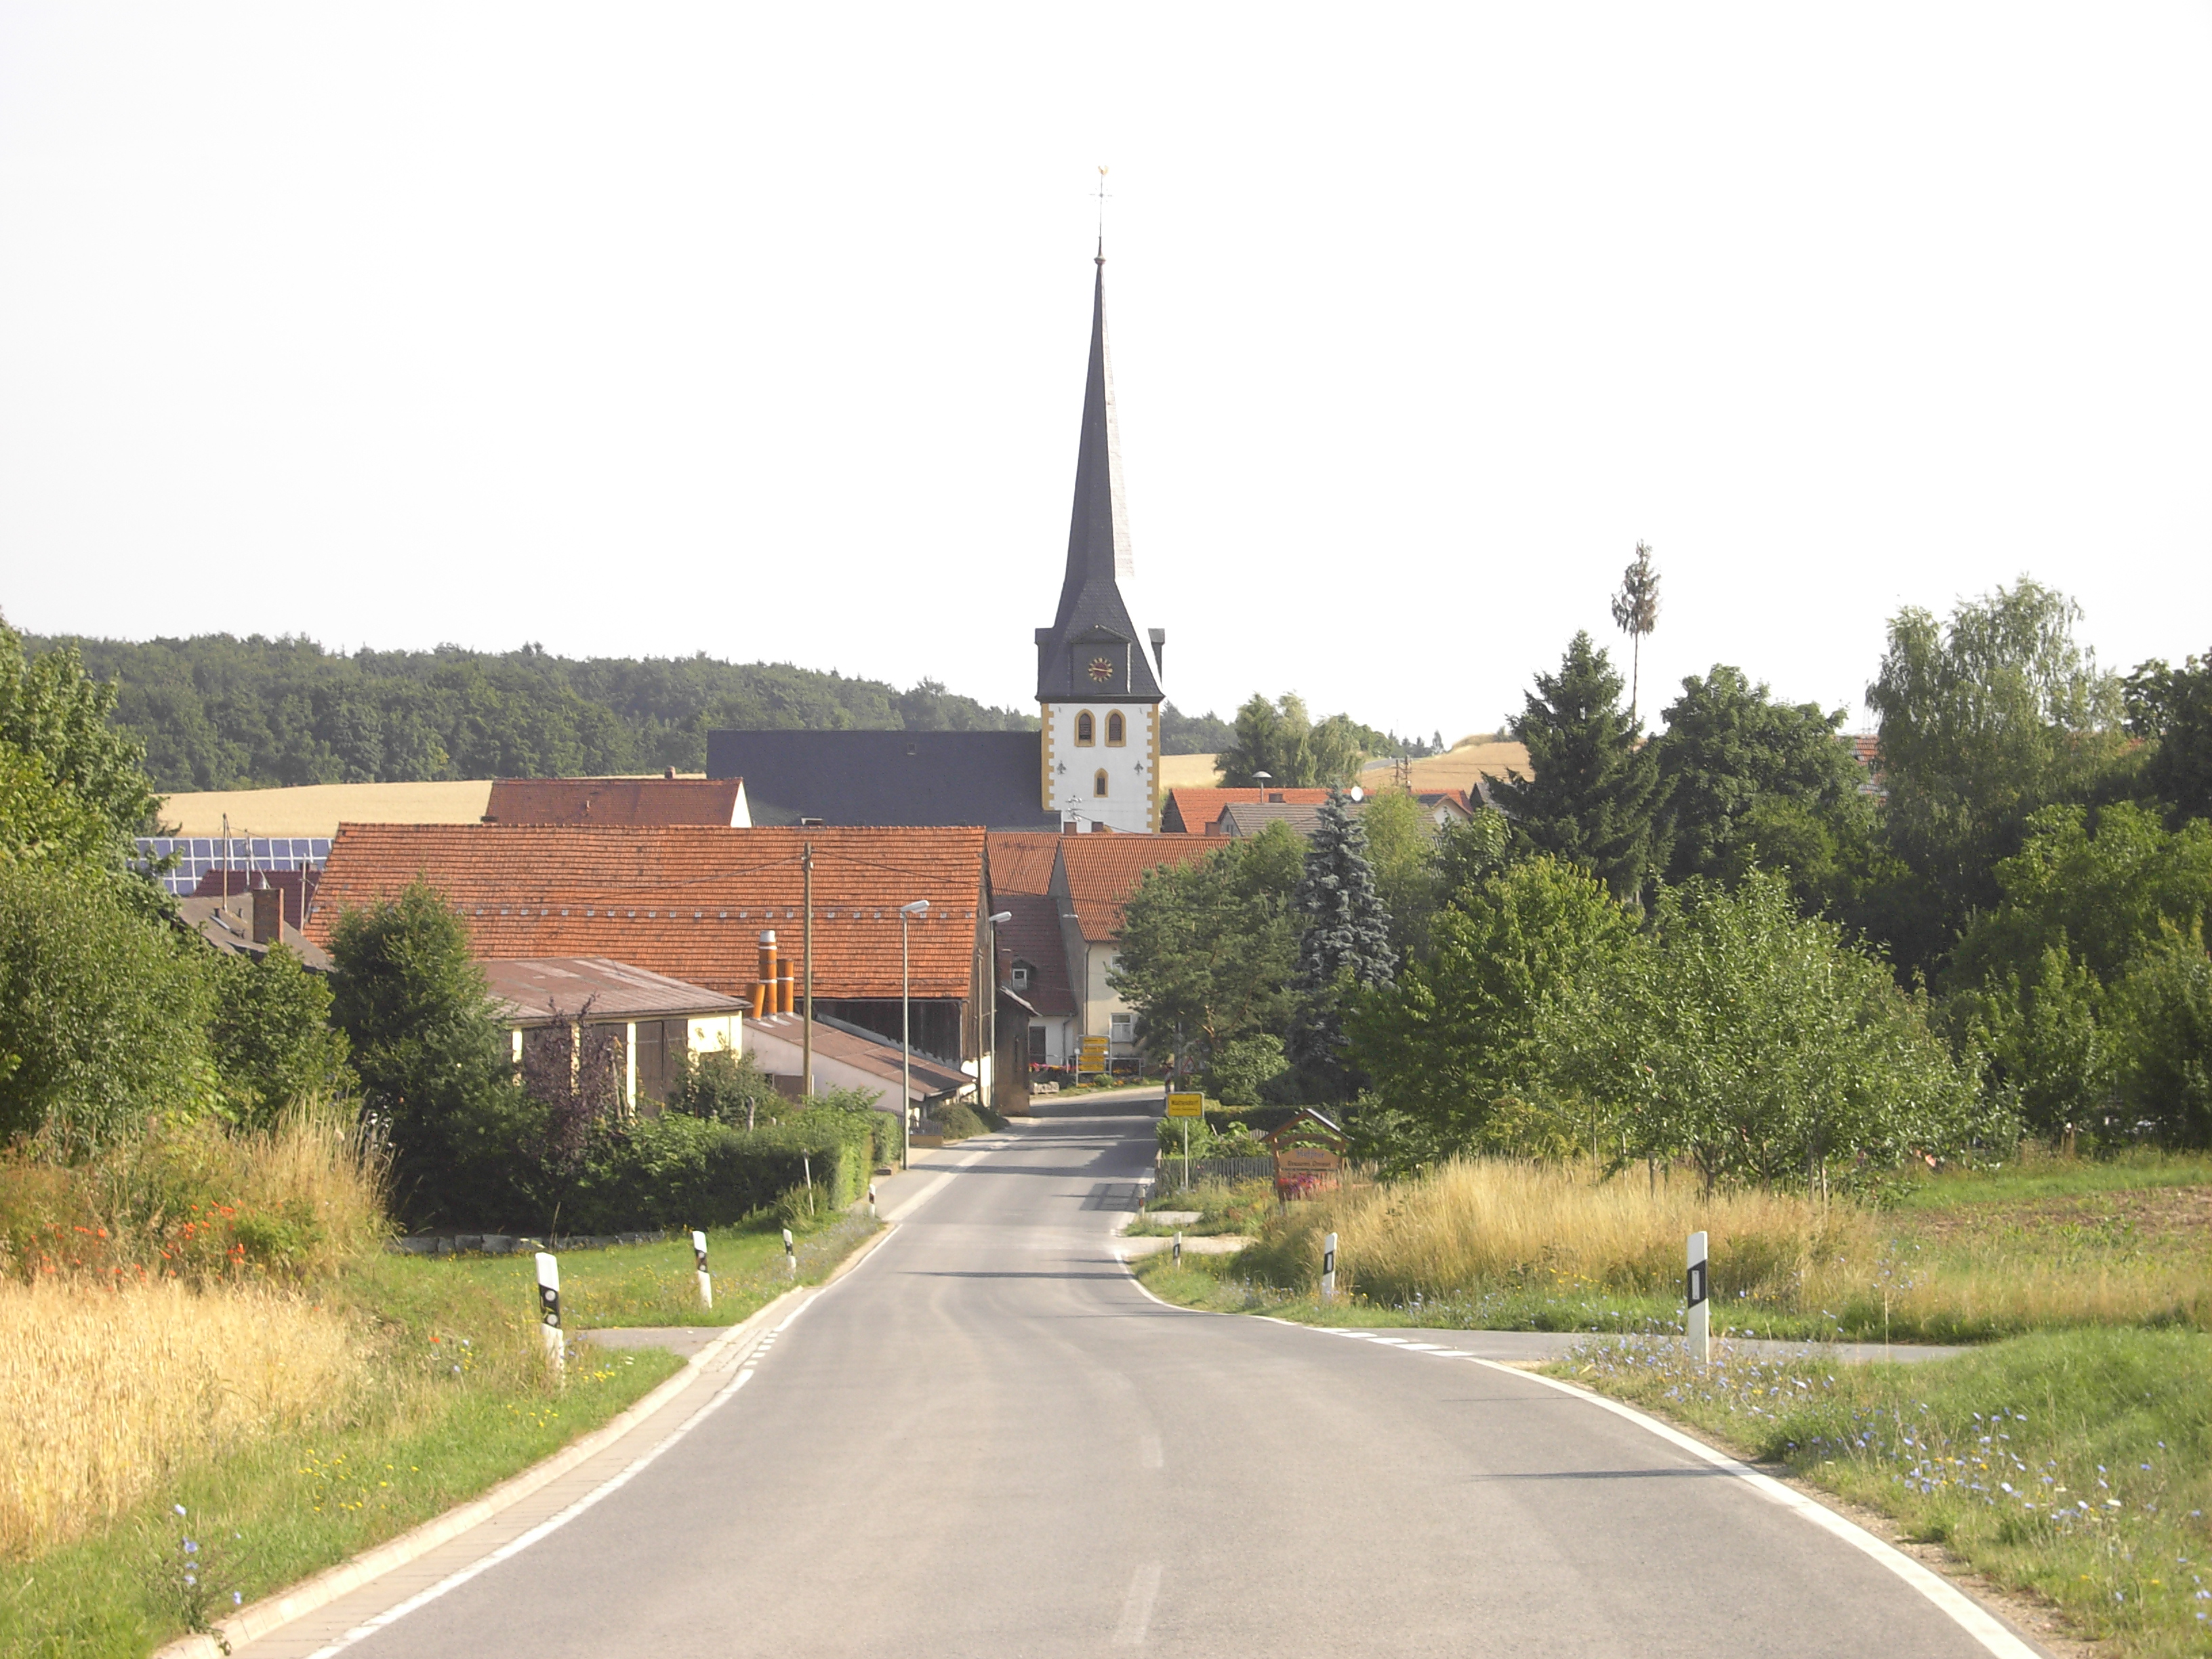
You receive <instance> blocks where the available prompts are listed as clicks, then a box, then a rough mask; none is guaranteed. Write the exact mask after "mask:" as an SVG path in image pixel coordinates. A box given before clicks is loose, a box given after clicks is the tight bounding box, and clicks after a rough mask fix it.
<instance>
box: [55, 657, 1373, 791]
mask: <svg viewBox="0 0 2212 1659" xmlns="http://www.w3.org/2000/svg"><path fill="white" fill-rule="evenodd" d="M23 645H24V648H25V651H26V653H27V655H29V656H30V657H33V658H37V657H39V656H41V655H44V654H46V653H50V652H52V651H55V650H58V649H60V648H62V647H74V648H75V649H76V652H77V653H78V654H79V655H80V656H81V657H82V659H83V663H84V666H85V669H86V671H88V673H89V674H90V675H91V676H92V677H93V678H94V679H96V680H100V681H102V682H105V683H106V684H110V685H112V686H113V687H114V688H115V691H116V698H115V707H114V711H113V714H112V720H113V721H114V724H115V725H117V726H120V727H121V728H122V729H123V730H125V732H129V733H130V734H131V736H132V737H134V738H137V740H138V741H139V742H141V743H143V744H144V745H145V746H146V771H147V774H148V775H149V777H151V778H152V780H153V782H154V787H155V788H156V789H157V790H159V791H161V793H165V794H166V793H173V792H175V791H179V790H197V789H264V788H273V787H280V786H286V785H294V784H305V783H412V782H428V781H436V780H439V779H445V778H526V777H557V776H579V775H606V774H614V773H624V772H651V771H658V770H659V769H662V768H664V767H670V766H672V767H674V768H676V769H677V770H678V771H682V772H696V771H698V770H700V769H702V768H703V767H704V766H705V765H706V763H707V733H708V732H709V731H711V730H714V729H716V728H721V729H725V730H746V731H763V730H793V729H796V730H804V731H841V730H850V731H873V732H884V731H889V732H1033V731H1035V730H1036V724H1037V721H1036V715H1035V714H1030V713H1028V712H1027V711H1025V710H1023V709H1018V708H993V707H988V706H987V705H985V704H983V703H981V702H977V701H975V699H974V698H973V697H964V696H960V695H959V694H957V692H952V691H948V690H945V687H944V686H943V685H942V684H939V682H937V681H935V680H930V679H925V680H923V681H921V683H920V684H917V685H915V686H914V687H913V688H911V689H910V690H904V691H902V690H899V689H898V688H897V687H896V686H895V685H892V684H889V683H887V682H885V681H883V680H872V679H863V678H857V677H853V676H848V675H845V674H841V673H839V672H837V671H836V670H834V669H832V670H830V671H827V672H824V671H821V670H818V669H812V668H800V667H797V666H795V665H793V664H790V663H766V662H752V663H736V662H724V661H721V660H720V659H715V658H712V657H708V656H704V655H701V656H694V657H645V658H638V657H585V658H574V657H559V656H555V655H553V654H551V653H549V652H547V651H546V650H545V649H544V647H542V646H538V645H531V644H526V645H523V646H521V647H519V648H517V649H515V650H513V651H506V652H483V651H466V650H463V649H462V648H461V647H459V646H450V645H448V646H440V647H438V648H437V649H435V650H433V651H374V650H369V649H367V648H363V649H362V650H360V651H357V652H355V653H352V654H351V655H346V654H344V653H339V652H334V651H326V650H325V649H324V648H323V647H321V646H319V645H318V644H317V643H316V642H315V641H313V640H309V639H304V638H288V639H275V640H272V639H268V638H264V636H262V635H258V634H257V635H249V636H248V637H246V638H245V639H238V638H235V637H234V636H233V635H228V634H202V635H195V636H193V637H192V638H190V639H159V640H149V641H125V640H100V639H85V638H77V637H70V636H62V635H56V636H40V635H25V636H24V638H23ZM1162 725H1163V728H1164V730H1163V746H1164V749H1165V750H1166V752H1167V753H1169V754H1170V755H1192V754H1211V753H1213V752H1214V751H1215V750H1220V749H1224V748H1227V747H1229V746H1230V744H1231V742H1232V741H1233V739H1234V737H1235V731H1234V728H1233V727H1232V726H1231V725H1230V724H1229V723H1228V722H1227V721H1225V720H1221V719H1219V718H1218V716H1216V715H1214V714H1195V715H1190V714H1183V713H1182V712H1181V711H1180V710H1178V709H1177V708H1176V706H1175V705H1174V704H1173V703H1170V704H1168V705H1167V706H1166V708H1165V709H1164V711H1163V720H1162ZM1358 730H1359V731H1361V732H1367V734H1368V735H1369V736H1370V737H1372V738H1374V739H1375V740H1376V743H1377V744H1380V743H1382V742H1383V736H1382V734H1380V733H1375V732H1368V728H1366V727H1364V726H1363V727H1359V728H1358ZM1378 752H1379V751H1378Z"/></svg>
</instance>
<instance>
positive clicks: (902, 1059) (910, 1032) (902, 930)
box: [899, 899, 929, 1164]
mask: <svg viewBox="0 0 2212 1659" xmlns="http://www.w3.org/2000/svg"><path fill="white" fill-rule="evenodd" d="M928 911H929V901H928V900H927V899H916V900H915V902H913V903H911V904H902V905H900V906H899V1146H900V1149H901V1150H900V1158H899V1161H900V1163H901V1164H910V1163H912V1162H913V1161H914V1160H913V1158H912V1156H911V1154H912V1152H913V1148H912V1147H911V1146H908V1136H909V1133H910V1131H909V1128H908V1124H909V1122H910V1121H911V1120H912V1118H913V1116H914V1000H913V992H912V990H911V988H910V981H909V980H908V973H907V962H908V957H907V945H906V928H907V924H908V922H910V921H913V920H914V919H915V917H916V916H919V915H927V914H928Z"/></svg>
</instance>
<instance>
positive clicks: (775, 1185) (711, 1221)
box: [559, 1107, 896, 1233]
mask: <svg viewBox="0 0 2212 1659" xmlns="http://www.w3.org/2000/svg"><path fill="white" fill-rule="evenodd" d="M878 1118H881V1119H883V1120H884V1122H882V1123H880V1124H878V1123H877V1122H875V1121H872V1120H875V1119H878ZM895 1129H896V1126H895V1125H893V1124H891V1123H890V1120H889V1115H887V1114H884V1113H880V1112H873V1111H858V1112H855V1111H850V1110H845V1109H839V1108H836V1107H817V1108H816V1109H812V1110H810V1111H805V1112H801V1113H797V1114H794V1115H792V1116H791V1117H789V1118H787V1120H786V1121H783V1122H781V1123H777V1124H773V1125H769V1126H765V1127H760V1128H757V1129H753V1130H750V1131H747V1130H744V1129H740V1128H737V1127H732V1126H731V1125H729V1124H726V1123H718V1122H715V1121H712V1120H710V1119H707V1118H699V1117H692V1116H689V1115H685V1114H683V1113H680V1112H669V1113H665V1114H664V1115H661V1116H659V1117H654V1118H647V1119H645V1120H643V1121H640V1122H636V1123H634V1124H629V1125H627V1126H624V1127H622V1128H621V1129H619V1130H616V1131H612V1132H610V1133H606V1134H604V1135H602V1136H600V1137H599V1138H597V1139H595V1140H594V1142H593V1144H592V1147H591V1149H590V1151H589V1152H588V1153H587V1154H586V1157H585V1158H584V1159H583V1160H582V1161H581V1163H580V1164H579V1166H578V1167H577V1168H576V1170H574V1173H573V1174H572V1175H571V1176H570V1177H569V1178H568V1180H567V1181H565V1182H562V1183H561V1185H562V1188H564V1190H563V1191H562V1193H561V1194H560V1195H559V1196H560V1220H561V1226H562V1230H563V1231H575V1232H586V1233H589V1232H618V1231H623V1230H625V1229H630V1228H637V1227H720V1226H726V1225H730V1224H731V1223H732V1222H736V1221H739V1220H742V1219H743V1218H744V1217H746V1216H748V1215H750V1214H753V1213H754V1212H757V1211H762V1210H767V1209H770V1208H774V1207H777V1206H783V1205H785V1201H786V1200H787V1195H793V1194H804V1193H805V1191H806V1189H807V1188H809V1187H810V1186H811V1188H812V1197H813V1206H812V1208H813V1211H814V1212H815V1213H817V1214H819V1213H823V1212H836V1211H838V1210H842V1209H843V1208H845V1207H846V1206H848V1205H850V1204H854V1203H856V1202H858V1201H859V1200H860V1199H862V1198H864V1197H865V1196H866V1194H867V1190H868V1178H869V1176H871V1175H872V1173H873V1172H874V1170H875V1167H876V1164H877V1162H878V1155H879V1149H880V1148H881V1145H882V1142H883V1141H884V1139H886V1138H888V1136H889V1135H890V1134H891V1133H894V1132H895ZM796 1207H802V1208H803V1207H805V1200H804V1198H800V1199H799V1203H798V1206H796Z"/></svg>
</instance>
